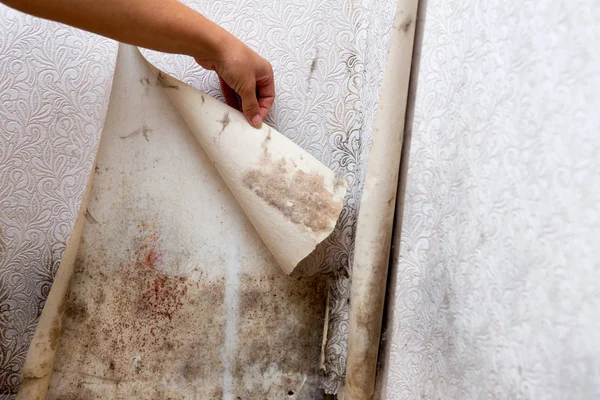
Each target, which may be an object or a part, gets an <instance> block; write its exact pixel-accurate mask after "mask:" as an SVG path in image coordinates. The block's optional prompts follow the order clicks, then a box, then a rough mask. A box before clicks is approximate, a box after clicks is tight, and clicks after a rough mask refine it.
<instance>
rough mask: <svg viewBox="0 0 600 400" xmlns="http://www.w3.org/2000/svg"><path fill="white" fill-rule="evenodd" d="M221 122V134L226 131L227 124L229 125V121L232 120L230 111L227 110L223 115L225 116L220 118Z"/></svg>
mask: <svg viewBox="0 0 600 400" xmlns="http://www.w3.org/2000/svg"><path fill="white" fill-rule="evenodd" d="M219 122H220V123H221V126H222V128H221V132H219V135H220V134H222V133H223V132H224V131H225V128H227V125H229V123H230V122H231V119H230V118H229V112H226V113H225V115H223V118H221V119H220V120H219Z"/></svg>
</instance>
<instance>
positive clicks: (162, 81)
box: [156, 71, 179, 90]
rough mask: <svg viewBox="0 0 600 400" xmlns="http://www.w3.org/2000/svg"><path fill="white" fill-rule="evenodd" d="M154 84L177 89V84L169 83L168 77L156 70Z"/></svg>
mask: <svg viewBox="0 0 600 400" xmlns="http://www.w3.org/2000/svg"><path fill="white" fill-rule="evenodd" d="M156 86H160V87H162V88H165V89H175V90H179V86H177V85H174V84H171V83H169V80H168V77H167V76H166V75H165V74H164V73H162V72H160V71H158V75H157V77H156Z"/></svg>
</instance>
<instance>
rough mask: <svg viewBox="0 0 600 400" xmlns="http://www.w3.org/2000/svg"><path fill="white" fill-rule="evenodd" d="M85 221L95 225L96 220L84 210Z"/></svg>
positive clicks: (88, 211)
mask: <svg viewBox="0 0 600 400" xmlns="http://www.w3.org/2000/svg"><path fill="white" fill-rule="evenodd" d="M85 220H86V221H87V222H89V223H90V224H97V223H98V220H97V219H96V218H94V216H93V215H92V214H91V213H90V210H89V209H88V210H85Z"/></svg>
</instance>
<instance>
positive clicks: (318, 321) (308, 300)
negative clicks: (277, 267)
mask: <svg viewBox="0 0 600 400" xmlns="http://www.w3.org/2000/svg"><path fill="white" fill-rule="evenodd" d="M240 287H241V293H240V303H239V304H240V310H239V320H238V324H239V331H240V332H244V334H243V335H240V336H239V338H238V341H239V342H238V350H237V354H236V357H235V364H234V382H235V395H236V396H239V398H242V399H259V398H260V399H283V398H287V396H289V392H290V391H291V392H293V393H294V394H295V395H296V397H294V398H295V399H307V400H308V399H310V400H313V399H319V398H322V397H321V396H322V394H320V393H319V392H320V391H319V389H318V376H319V372H318V369H319V361H320V344H321V339H322V338H321V336H322V331H323V318H324V316H325V302H326V300H327V291H326V282H325V279H324V278H322V277H305V278H302V279H301V280H298V278H297V277H290V276H284V275H280V274H265V275H262V276H250V275H243V276H242V283H241V286H240ZM283 299H285V300H283ZM264 315H270V318H264ZM265 338H268V339H265Z"/></svg>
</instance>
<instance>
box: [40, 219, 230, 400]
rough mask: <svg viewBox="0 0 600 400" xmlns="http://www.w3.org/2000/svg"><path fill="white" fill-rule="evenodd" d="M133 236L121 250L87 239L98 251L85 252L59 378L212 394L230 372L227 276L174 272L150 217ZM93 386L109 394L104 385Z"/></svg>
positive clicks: (149, 393)
mask: <svg viewBox="0 0 600 400" xmlns="http://www.w3.org/2000/svg"><path fill="white" fill-rule="evenodd" d="M125 240H126V239H125ZM130 240H131V244H130V246H128V250H127V252H126V253H125V254H122V255H114V254H110V253H109V252H108V251H106V250H103V249H109V248H110V246H106V243H105V242H104V241H102V240H98V241H97V242H91V241H86V242H85V244H84V248H86V247H87V248H90V247H95V249H96V250H95V251H94V253H95V256H94V257H87V256H85V251H84V252H80V254H79V256H78V259H77V261H76V267H75V268H76V270H75V275H74V278H73V285H72V289H71V293H70V295H69V300H68V307H67V309H66V318H65V323H64V326H63V335H62V337H61V339H60V344H59V349H58V352H57V359H56V363H55V367H54V368H55V371H57V376H61V378H60V381H61V382H62V383H60V385H63V383H64V385H65V388H66V387H69V394H73V393H78V392H77V390H76V388H77V387H78V385H79V384H82V383H86V382H94V381H95V380H98V381H99V382H102V383H104V384H106V383H107V382H108V383H110V384H113V383H114V385H115V386H116V388H115V390H116V391H117V393H118V394H119V396H120V397H118V398H156V399H158V398H162V397H164V398H168V397H172V398H183V397H181V393H179V392H178V391H179V390H180V389H182V390H183V388H186V390H188V393H189V390H192V392H194V391H195V392H197V393H198V398H212V397H211V396H212V394H214V393H215V392H218V391H219V390H220V389H221V376H222V371H223V366H222V363H221V355H220V347H221V346H222V343H223V333H222V332H223V313H222V310H223V303H224V281H223V279H217V280H212V281H207V280H201V279H200V280H193V279H190V278H189V277H187V276H182V275H176V274H171V273H169V272H168V271H173V270H177V269H176V268H175V265H172V264H177V263H178V262H179V261H178V260H176V259H174V258H173V257H170V256H168V254H166V253H165V250H164V249H163V245H162V244H163V242H164V240H166V239H164V238H163V237H162V234H161V231H160V229H159V228H158V227H157V224H155V223H153V222H151V221H142V222H140V223H139V225H138V226H137V227H136V233H135V235H134V236H133V238H132V239H130ZM99 255H100V256H99ZM165 260H170V261H165ZM158 376H160V377H162V378H161V379H164V384H163V385H162V386H160V387H159V386H157V385H156V382H157V381H156V378H157V377H158ZM67 383H68V385H67ZM56 385H59V383H56ZM79 386H81V385H79ZM86 387H87V389H86V390H92V394H91V395H90V396H92V395H93V396H101V395H102V393H101V389H102V388H101V387H99V389H98V391H97V392H96V386H94V385H89V386H86ZM190 388H191V389H190ZM54 393H55V395H56V398H63V397H61V395H62V394H64V393H61V392H60V390H58V389H56V390H55V391H54ZM79 393H80V394H83V389H82V391H81V392H79ZM93 396H92V397H89V398H93ZM161 396H162V397H161ZM51 398H52V397H51Z"/></svg>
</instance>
